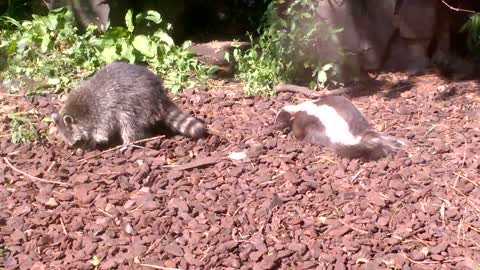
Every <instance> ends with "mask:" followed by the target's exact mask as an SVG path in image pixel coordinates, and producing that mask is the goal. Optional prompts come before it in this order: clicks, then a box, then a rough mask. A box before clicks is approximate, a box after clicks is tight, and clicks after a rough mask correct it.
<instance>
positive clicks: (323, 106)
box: [273, 96, 405, 160]
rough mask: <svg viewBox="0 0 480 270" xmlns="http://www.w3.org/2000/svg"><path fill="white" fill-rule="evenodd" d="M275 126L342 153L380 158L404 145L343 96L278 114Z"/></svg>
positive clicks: (287, 106) (341, 154)
mask: <svg viewBox="0 0 480 270" xmlns="http://www.w3.org/2000/svg"><path fill="white" fill-rule="evenodd" d="M273 127H274V128H275V129H285V128H287V129H290V130H291V131H292V133H293V136H294V137H295V138H296V139H299V140H302V141H304V142H307V143H311V144H319V145H323V146H327V147H330V148H332V149H333V150H334V151H335V153H337V154H338V155H339V156H343V157H347V158H360V159H367V160H377V159H380V158H383V157H385V156H387V155H389V154H392V153H396V152H398V150H400V148H401V146H402V145H404V144H405V143H403V142H402V141H400V140H397V139H396V138H394V137H390V136H385V135H382V134H380V133H379V132H377V131H376V130H375V129H374V128H373V127H372V126H371V125H370V124H369V122H368V121H367V120H366V119H365V117H364V116H363V115H362V113H361V112H360V111H359V110H358V109H357V108H356V107H355V105H354V104H353V103H352V102H351V101H350V100H348V99H347V98H345V97H343V96H325V97H321V98H319V99H317V100H313V101H306V102H303V103H300V104H298V105H286V106H284V107H283V108H282V109H281V110H280V111H279V112H278V113H277V117H276V118H275V123H274V126H273Z"/></svg>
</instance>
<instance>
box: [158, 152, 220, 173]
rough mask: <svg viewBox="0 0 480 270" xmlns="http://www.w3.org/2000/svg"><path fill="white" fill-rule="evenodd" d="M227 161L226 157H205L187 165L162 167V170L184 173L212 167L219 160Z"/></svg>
mask: <svg viewBox="0 0 480 270" xmlns="http://www.w3.org/2000/svg"><path fill="white" fill-rule="evenodd" d="M223 159H227V157H226V156H214V157H205V158H199V159H195V160H193V161H191V162H189V163H186V164H182V165H178V166H177V165H168V166H163V167H164V168H165V167H166V168H172V169H174V170H177V171H184V170H190V169H194V168H199V167H203V166H207V165H212V164H216V163H218V162H219V161H220V160H223Z"/></svg>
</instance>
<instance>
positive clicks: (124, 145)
mask: <svg viewBox="0 0 480 270" xmlns="http://www.w3.org/2000/svg"><path fill="white" fill-rule="evenodd" d="M163 137H165V136H164V135H160V136H156V137H151V138H146V139H142V140H138V141H134V142H132V143H129V144H122V145H118V146H115V147H113V148H110V149H107V150H105V151H102V152H100V153H98V154H95V155H91V156H89V157H85V158H82V159H80V160H78V162H85V161H87V160H89V159H92V158H95V157H99V156H101V155H104V154H106V153H109V152H113V151H116V150H118V149H121V148H123V147H128V146H132V145H134V144H136V143H141V142H149V141H153V140H156V139H160V138H163ZM147 149H149V148H147Z"/></svg>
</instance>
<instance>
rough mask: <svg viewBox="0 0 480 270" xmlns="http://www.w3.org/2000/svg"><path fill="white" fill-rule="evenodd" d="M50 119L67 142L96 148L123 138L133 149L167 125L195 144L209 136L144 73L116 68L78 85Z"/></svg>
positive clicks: (132, 67) (135, 68)
mask: <svg viewBox="0 0 480 270" xmlns="http://www.w3.org/2000/svg"><path fill="white" fill-rule="evenodd" d="M52 118H53V120H54V122H55V124H56V126H57V128H58V131H59V134H60V136H61V137H62V138H63V140H64V141H65V142H66V143H67V144H69V145H71V146H75V147H81V148H94V147H97V146H98V145H104V144H109V143H111V142H112V139H114V138H119V139H121V140H122V142H123V144H129V143H132V142H134V141H137V140H139V139H143V138H146V137H148V136H150V135H151V134H150V131H151V130H152V129H154V128H155V127H157V126H159V125H162V124H163V125H165V126H167V127H168V128H169V129H171V130H172V131H174V132H178V133H180V134H182V135H184V136H189V137H192V138H202V137H204V136H206V135H207V127H206V125H205V124H204V122H202V121H201V120H199V119H197V118H195V117H192V116H190V115H188V114H187V113H185V112H182V111H181V110H180V109H179V108H178V107H177V106H176V105H175V104H174V103H173V102H172V100H171V99H170V98H169V97H168V96H167V94H166V93H165V90H164V88H163V86H162V82H161V80H160V79H159V78H158V77H157V76H156V75H155V74H154V73H153V72H151V71H150V70H148V69H147V68H146V67H144V66H141V65H135V64H128V63H123V62H113V63H111V64H109V65H107V66H105V67H103V68H102V69H100V70H99V71H98V72H97V73H95V74H94V75H93V76H92V77H90V78H87V79H85V80H84V81H82V82H80V83H79V84H78V86H77V87H75V89H73V90H72V92H71V93H70V94H69V95H68V97H67V100H66V101H65V104H64V105H63V107H62V108H61V109H60V111H59V112H58V113H54V114H52Z"/></svg>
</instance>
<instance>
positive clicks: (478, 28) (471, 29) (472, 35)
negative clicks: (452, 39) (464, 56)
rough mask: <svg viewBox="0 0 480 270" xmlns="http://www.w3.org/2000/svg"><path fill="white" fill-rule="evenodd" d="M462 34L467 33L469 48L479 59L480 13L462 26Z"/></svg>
mask: <svg viewBox="0 0 480 270" xmlns="http://www.w3.org/2000/svg"><path fill="white" fill-rule="evenodd" d="M460 32H466V33H467V47H468V49H469V50H470V52H472V53H473V54H475V55H476V56H477V57H478V56H479V52H480V13H475V14H474V15H472V16H471V17H470V18H469V19H468V21H467V22H466V23H465V24H464V25H463V26H462V28H461V29H460Z"/></svg>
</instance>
